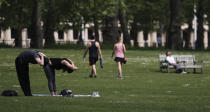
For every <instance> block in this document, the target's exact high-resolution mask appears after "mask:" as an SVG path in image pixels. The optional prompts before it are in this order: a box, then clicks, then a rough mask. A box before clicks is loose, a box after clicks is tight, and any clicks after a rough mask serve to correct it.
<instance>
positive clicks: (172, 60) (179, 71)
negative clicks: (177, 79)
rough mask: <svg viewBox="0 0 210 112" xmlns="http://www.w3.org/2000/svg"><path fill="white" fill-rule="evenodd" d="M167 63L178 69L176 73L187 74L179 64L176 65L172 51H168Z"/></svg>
mask: <svg viewBox="0 0 210 112" xmlns="http://www.w3.org/2000/svg"><path fill="white" fill-rule="evenodd" d="M166 61H167V62H168V63H169V64H170V65H172V66H174V68H175V69H176V73H185V72H184V71H183V70H182V68H181V66H180V65H179V64H177V63H176V61H175V59H174V57H173V56H171V51H166Z"/></svg>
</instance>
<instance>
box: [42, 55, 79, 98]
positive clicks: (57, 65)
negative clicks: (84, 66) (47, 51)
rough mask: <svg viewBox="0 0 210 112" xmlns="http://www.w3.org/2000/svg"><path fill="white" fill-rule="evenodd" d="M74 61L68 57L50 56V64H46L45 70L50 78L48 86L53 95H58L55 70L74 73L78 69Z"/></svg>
mask: <svg viewBox="0 0 210 112" xmlns="http://www.w3.org/2000/svg"><path fill="white" fill-rule="evenodd" d="M77 69H78V68H77V66H75V64H74V62H73V61H71V60H70V59H67V58H50V59H49V61H48V64H47V65H46V66H44V71H45V74H46V76H47V79H48V88H49V90H50V94H51V95H52V96H56V95H57V90H56V84H55V70H63V72H65V71H67V72H68V73H72V72H73V71H74V70H77Z"/></svg>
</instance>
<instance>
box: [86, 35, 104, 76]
mask: <svg viewBox="0 0 210 112" xmlns="http://www.w3.org/2000/svg"><path fill="white" fill-rule="evenodd" d="M90 39H91V40H90V42H88V43H87V47H86V49H85V52H84V55H83V59H84V60H85V56H86V54H87V52H88V50H89V65H90V66H91V67H92V69H91V74H90V75H89V77H90V78H92V77H95V78H96V76H97V75H96V66H95V65H96V62H97V61H98V54H99V55H100V59H101V60H102V53H101V48H100V44H99V43H98V42H96V41H95V37H94V36H91V37H90Z"/></svg>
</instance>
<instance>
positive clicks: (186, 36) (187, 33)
mask: <svg viewBox="0 0 210 112" xmlns="http://www.w3.org/2000/svg"><path fill="white" fill-rule="evenodd" d="M188 25H189V27H188V29H187V31H186V35H185V36H184V37H183V38H184V40H185V46H184V48H185V49H190V38H191V32H192V30H193V29H192V20H189V21H188Z"/></svg>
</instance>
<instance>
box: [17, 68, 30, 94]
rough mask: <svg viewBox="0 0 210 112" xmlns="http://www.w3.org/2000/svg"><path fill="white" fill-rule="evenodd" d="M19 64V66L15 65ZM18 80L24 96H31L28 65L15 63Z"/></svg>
mask: <svg viewBox="0 0 210 112" xmlns="http://www.w3.org/2000/svg"><path fill="white" fill-rule="evenodd" d="M17 66H19V67H17ZM16 69H17V74H18V80H19V82H20V86H21V89H22V90H23V93H24V95H25V96H32V94H31V88H30V80H29V66H28V65H21V66H20V65H16Z"/></svg>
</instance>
